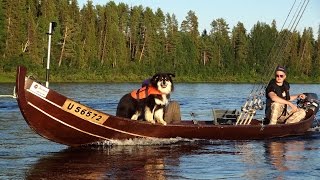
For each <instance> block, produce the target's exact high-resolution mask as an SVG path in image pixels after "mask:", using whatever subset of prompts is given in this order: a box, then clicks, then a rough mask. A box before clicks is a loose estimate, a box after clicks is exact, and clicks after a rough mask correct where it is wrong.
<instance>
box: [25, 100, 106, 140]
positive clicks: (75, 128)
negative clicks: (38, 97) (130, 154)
mask: <svg viewBox="0 0 320 180" xmlns="http://www.w3.org/2000/svg"><path fill="white" fill-rule="evenodd" d="M28 104H29V105H30V106H32V107H34V108H35V109H37V110H38V111H40V112H41V113H43V114H45V115H46V116H48V117H50V118H52V119H54V120H55V121H58V122H59V123H61V124H64V125H65V126H68V127H70V128H72V129H75V130H77V131H80V132H82V133H85V134H88V135H90V136H95V137H98V138H101V139H105V140H111V139H108V138H105V137H102V136H99V135H95V134H92V133H89V132H86V131H82V130H81V129H78V128H76V127H74V126H71V125H69V124H67V123H65V122H63V121H61V120H59V119H57V118H55V117H53V116H51V115H50V114H48V113H46V112H45V111H43V110H42V109H40V108H38V107H37V106H35V105H34V104H32V103H30V102H28Z"/></svg>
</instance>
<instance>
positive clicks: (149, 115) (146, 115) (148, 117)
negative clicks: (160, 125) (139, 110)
mask: <svg viewBox="0 0 320 180" xmlns="http://www.w3.org/2000/svg"><path fill="white" fill-rule="evenodd" d="M144 118H145V120H146V121H148V122H150V123H152V124H154V123H156V122H155V121H154V120H153V112H152V111H151V109H150V108H149V107H146V108H145V110H144Z"/></svg>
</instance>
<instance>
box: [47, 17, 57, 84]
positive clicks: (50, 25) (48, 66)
mask: <svg viewBox="0 0 320 180" xmlns="http://www.w3.org/2000/svg"><path fill="white" fill-rule="evenodd" d="M56 26H57V23H56V22H50V23H49V32H48V33H47V34H48V36H49V39H48V55H47V69H46V87H47V88H48V87H49V69H50V51H51V35H52V32H53V31H54V28H55V27H56Z"/></svg>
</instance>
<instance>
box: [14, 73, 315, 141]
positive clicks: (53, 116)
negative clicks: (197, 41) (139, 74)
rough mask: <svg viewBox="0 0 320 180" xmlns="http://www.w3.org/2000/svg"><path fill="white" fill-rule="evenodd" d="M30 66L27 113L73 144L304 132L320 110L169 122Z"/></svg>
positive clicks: (23, 99) (39, 129) (19, 80)
mask: <svg viewBox="0 0 320 180" xmlns="http://www.w3.org/2000/svg"><path fill="white" fill-rule="evenodd" d="M26 71H27V70H26V68H24V67H18V68H17V77H16V94H17V101H18V104H19V108H20V110H21V113H22V115H23V117H24V119H25V120H26V122H27V123H28V125H29V126H30V127H31V128H32V129H33V130H34V131H35V132H36V133H38V134H39V135H41V136H43V137H45V138H47V139H49V140H51V141H54V142H57V143H61V144H65V145H68V146H79V145H85V144H91V143H96V142H101V141H106V140H125V139H133V138H176V137H180V138H190V139H219V140H251V139H252V140H255V139H269V138H276V137H286V136H294V135H302V134H304V133H306V132H307V131H308V129H309V128H310V127H311V126H312V123H313V121H314V119H315V113H316V112H317V111H318V107H317V106H318V105H317V104H316V105H315V106H311V107H313V108H310V109H309V110H307V116H306V118H305V119H304V120H302V121H300V122H298V123H294V124H279V125H263V123H261V121H259V120H257V119H253V120H252V121H251V122H250V124H248V125H235V124H234V123H231V124H219V123H218V124H217V123H214V121H213V120H208V121H197V122H196V123H195V122H194V121H190V120H189V121H181V122H179V123H172V124H168V125H166V126H164V125H162V124H151V123H148V122H145V121H134V120H130V119H126V118H120V117H117V116H113V115H111V114H107V113H104V112H101V111H97V110H94V109H92V108H90V107H88V106H86V105H83V104H81V103H79V102H77V101H75V100H72V99H69V98H67V97H65V96H63V95H61V94H59V93H57V92H55V91H54V90H51V89H49V88H46V87H45V86H43V85H42V84H41V83H39V82H36V81H35V80H34V79H33V78H30V77H27V76H26ZM308 103H309V102H308ZM309 104H310V103H309ZM312 104H314V102H313V103H312Z"/></svg>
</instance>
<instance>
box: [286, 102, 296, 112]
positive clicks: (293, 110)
mask: <svg viewBox="0 0 320 180" xmlns="http://www.w3.org/2000/svg"><path fill="white" fill-rule="evenodd" d="M288 105H289V106H290V107H291V112H292V113H294V112H297V111H298V107H297V106H296V105H294V104H293V103H291V102H290V103H289V104H288Z"/></svg>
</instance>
